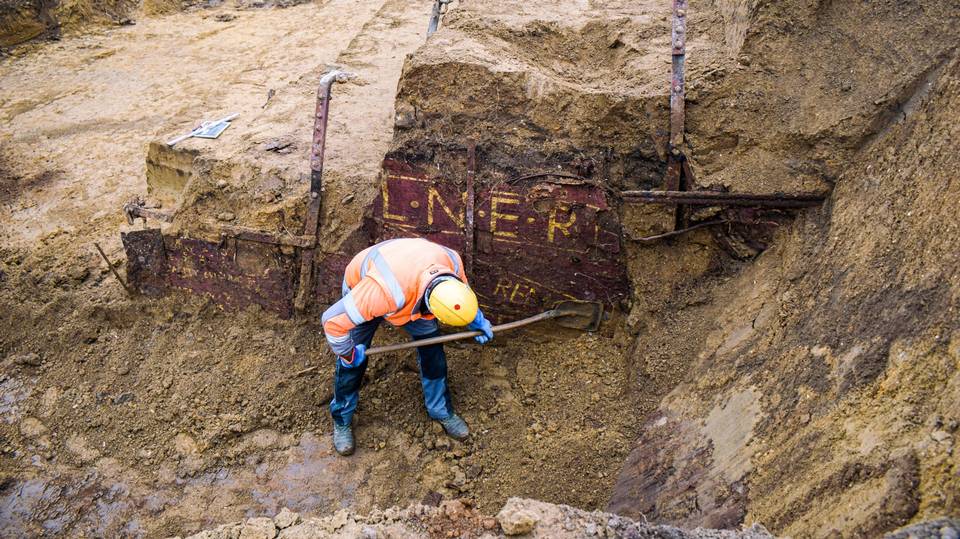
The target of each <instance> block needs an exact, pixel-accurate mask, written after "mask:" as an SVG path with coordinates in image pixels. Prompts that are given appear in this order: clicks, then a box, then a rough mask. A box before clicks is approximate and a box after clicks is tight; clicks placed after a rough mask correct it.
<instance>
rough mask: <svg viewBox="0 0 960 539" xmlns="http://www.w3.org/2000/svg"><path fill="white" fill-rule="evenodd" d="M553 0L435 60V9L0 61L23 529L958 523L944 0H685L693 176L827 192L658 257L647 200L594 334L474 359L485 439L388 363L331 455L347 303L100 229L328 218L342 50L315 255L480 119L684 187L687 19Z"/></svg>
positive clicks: (341, 10) (528, 6)
mask: <svg viewBox="0 0 960 539" xmlns="http://www.w3.org/2000/svg"><path fill="white" fill-rule="evenodd" d="M532 4H533V3H530V2H510V1H503V2H492V1H480V0H477V1H473V2H460V3H457V4H456V5H455V6H454V8H452V9H451V13H450V14H449V15H447V17H446V18H445V20H444V23H443V26H442V27H441V30H440V32H438V33H437V34H436V35H434V36H433V37H432V38H431V39H430V40H429V41H427V42H426V43H427V44H426V45H424V42H425V40H426V36H425V29H426V23H427V18H428V15H429V10H430V3H429V2H407V1H403V0H378V1H376V2H353V1H347V0H329V1H322V2H316V3H309V4H301V5H295V6H290V7H281V6H282V5H285V4H282V5H278V6H277V7H269V6H268V7H267V8H266V9H259V8H257V9H254V8H255V7H257V6H253V5H248V4H246V3H238V4H236V5H231V6H219V7H213V8H193V9H190V10H187V11H184V12H177V13H173V14H169V15H165V16H153V15H148V14H147V13H143V14H142V16H141V15H140V14H139V12H138V16H137V24H135V25H132V26H122V27H115V26H109V27H94V28H88V29H87V30H86V31H85V32H83V33H77V34H74V35H68V36H66V37H64V38H63V39H62V40H60V41H57V42H35V43H32V44H30V45H28V46H25V47H19V48H15V49H13V50H12V51H11V52H10V54H9V55H8V56H5V57H3V58H0V119H2V125H0V205H2V208H3V209H2V211H0V241H2V244H0V327H2V330H0V361H2V364H0V366H2V370H0V525H2V526H3V529H4V530H5V532H7V534H8V535H11V536H36V535H42V534H46V535H63V536H84V535H85V536H149V537H157V536H167V535H187V534H190V533H195V532H198V531H200V530H202V529H207V528H215V527H216V526H217V525H219V524H222V523H225V522H234V521H241V520H243V519H247V518H250V517H273V516H274V515H277V513H278V512H279V511H280V510H281V509H282V508H283V507H287V508H289V509H291V510H293V511H296V512H299V513H301V514H303V515H304V518H305V519H306V518H307V517H308V516H316V517H322V518H321V520H318V521H316V522H313V524H311V525H316V526H327V525H328V524H329V522H330V519H341V517H337V516H336V515H345V514H347V513H349V514H350V515H351V516H350V518H351V519H352V520H351V521H350V522H351V524H350V525H351V526H353V525H356V526H358V527H362V526H361V525H362V524H363V523H364V522H366V521H363V520H362V519H360V520H357V519H355V518H354V515H356V514H363V513H368V512H371V511H379V510H380V509H385V508H388V507H391V506H401V507H405V506H408V505H411V504H416V503H420V502H423V503H425V504H429V505H436V504H437V502H438V501H439V500H440V499H445V500H449V499H451V498H464V499H466V500H467V503H466V507H473V506H476V508H477V513H476V514H477V515H480V514H487V515H493V514H496V512H497V511H498V510H499V509H500V507H501V506H502V505H503V504H504V502H505V501H506V500H507V499H508V498H509V497H512V496H521V497H527V498H534V499H538V500H542V501H545V502H552V503H563V504H569V505H572V506H575V507H578V508H582V509H586V510H595V509H609V510H611V511H612V512H614V513H619V514H623V515H626V516H629V517H631V518H634V519H635V520H637V521H638V522H640V521H644V520H645V519H647V518H648V517H649V519H650V521H651V522H655V523H662V524H672V525H678V526H683V527H696V526H706V527H712V528H738V527H741V526H744V525H750V524H752V523H755V522H757V523H760V524H762V525H764V526H766V527H767V528H768V529H770V530H771V531H772V532H773V533H775V534H788V535H792V536H797V537H821V536H827V535H831V534H833V535H839V536H859V537H873V536H877V535H879V534H881V533H883V532H887V531H890V530H893V529H895V528H896V527H898V526H901V525H904V524H908V523H911V522H917V521H920V520H925V519H929V518H934V517H938V516H942V515H956V514H957V512H958V503H960V502H958V500H960V493H958V490H957V489H958V483H957V481H956V476H957V456H956V454H955V453H954V445H953V444H954V438H955V436H956V431H957V428H958V427H957V424H958V423H957V422H958V421H960V417H957V414H956V410H957V406H958V403H960V398H958V397H957V395H958V385H957V384H958V378H957V375H956V372H957V365H958V363H957V362H958V359H957V358H958V352H957V350H958V345H957V342H958V339H960V337H958V333H957V332H958V331H960V328H958V327H957V319H958V318H957V316H956V312H957V308H958V304H957V298H958V292H957V290H958V289H960V288H958V286H960V285H958V281H957V279H958V274H957V268H958V267H960V264H958V261H957V258H956V256H957V255H956V253H957V252H958V251H957V240H956V238H957V236H956V228H957V222H956V211H955V208H956V201H957V192H958V187H957V185H956V180H955V178H953V177H952V176H951V175H950V174H951V171H953V170H955V169H956V166H957V163H956V158H955V156H956V152H955V149H956V148H955V146H956V139H957V137H958V134H957V132H956V125H957V121H958V118H956V117H955V116H956V114H955V111H956V110H957V106H958V98H957V80H958V68H957V60H956V58H955V57H956V49H955V48H954V47H955V45H954V44H952V42H951V41H950V39H949V38H950V37H951V36H953V32H954V29H955V28H956V23H957V20H958V17H960V13H958V12H957V10H956V9H955V6H950V5H948V4H949V3H948V2H936V1H929V2H906V3H901V2H875V3H861V4H857V5H856V6H854V7H850V8H849V9H851V10H853V15H851V14H850V13H848V12H847V11H845V10H846V9H847V8H846V7H844V6H839V4H834V3H830V2H815V3H809V2H800V1H788V2H752V3H744V2H732V1H718V2H703V3H700V2H693V3H692V4H693V5H692V15H691V27H692V31H691V35H690V39H689V51H690V61H689V66H688V67H689V71H688V73H689V76H690V81H691V82H690V84H689V85H688V114H689V121H688V137H687V141H688V143H689V145H690V148H689V151H690V153H691V158H692V162H693V165H694V169H695V170H696V172H697V177H698V182H699V183H698V184H697V185H696V186H695V187H701V188H703V187H712V188H722V189H730V190H733V191H761V192H776V191H798V190H799V191H817V192H824V193H828V194H829V197H830V198H829V199H828V201H827V202H826V203H825V205H824V206H823V207H821V208H817V209H814V210H808V211H806V212H803V213H800V214H799V215H798V214H784V215H780V216H778V217H777V219H776V224H777V225H778V226H776V227H768V228H765V229H761V230H760V232H757V231H756V230H755V229H753V228H751V227H740V226H729V227H721V228H717V229H702V230H699V231H697V232H695V233H692V234H690V235H687V236H684V237H682V238H680V239H677V240H671V241H668V242H662V243H657V244H649V243H640V242H637V241H635V239H636V238H637V237H640V236H645V235H648V234H651V233H658V232H663V231H664V229H665V227H667V226H668V225H670V224H672V220H671V219H672V214H671V213H670V212H669V210H664V209H662V208H659V209H654V210H646V209H644V210H637V209H636V208H633V207H630V206H626V205H625V206H623V207H621V208H620V209H619V218H620V220H621V222H622V224H623V227H624V236H623V247H624V252H625V263H626V264H627V269H628V273H629V279H630V285H631V291H632V296H631V298H630V300H628V301H625V302H623V303H622V304H620V305H617V306H616V307H617V309H616V310H615V311H614V312H613V314H612V316H611V318H610V319H609V320H607V321H606V323H605V324H604V327H603V329H602V330H601V331H599V332H597V333H593V334H579V333H573V332H552V331H549V330H548V329H545V328H540V329H538V330H532V331H527V332H523V333H517V334H514V335H501V336H498V337H497V339H495V341H494V343H492V344H491V345H487V346H484V347H482V348H481V347H477V346H475V345H473V344H462V345H452V346H449V347H448V348H447V350H448V356H449V359H450V369H451V374H450V379H451V383H452V390H453V393H454V401H455V405H456V407H457V409H458V410H459V411H460V412H461V413H462V415H463V416H464V417H465V418H466V420H467V422H468V423H469V424H470V426H471V428H472V430H473V436H472V437H471V438H470V440H469V441H468V442H466V443H462V444H461V443H455V442H452V441H450V440H449V439H447V438H446V437H444V436H442V434H441V432H440V430H439V427H438V426H437V425H435V424H434V423H433V422H431V421H430V420H429V419H428V417H427V416H426V414H425V412H424V411H423V407H422V404H421V402H420V399H421V396H420V386H419V378H418V375H417V373H416V372H415V366H413V361H412V357H410V356H408V355H403V354H394V355H387V356H383V357H382V358H376V359H375V360H373V361H372V362H371V368H370V370H369V371H368V372H369V378H368V380H367V382H366V386H365V388H364V390H363V395H362V400H361V405H360V410H359V413H358V415H357V418H356V420H357V421H356V432H357V436H358V441H359V447H358V451H357V454H355V455H354V456H352V457H350V458H348V459H345V458H340V457H337V456H336V454H335V453H334V452H333V451H332V448H331V444H330V430H331V425H330V419H329V414H328V413H327V410H326V405H327V403H328V401H329V398H330V394H331V378H332V370H333V368H332V367H333V365H332V362H331V359H330V356H329V355H328V354H327V352H326V348H325V343H324V338H323V336H322V335H321V334H320V332H319V331H320V328H319V324H318V321H317V309H319V308H321V307H322V306H315V308H314V311H313V312H312V314H311V315H310V316H299V317H294V318H292V319H290V320H283V319H280V318H278V317H277V316H276V315H274V314H272V313H268V312H263V311H261V310H259V309H256V308H250V309H247V310H243V311H239V312H236V311H224V310H223V309H221V308H220V307H219V306H218V305H216V304H214V303H212V302H211V301H208V300H205V299H202V298H199V297H196V296H193V295H190V294H179V293H178V294H174V295H171V296H169V297H166V298H163V299H148V298H143V297H140V296H135V295H129V294H128V293H127V292H125V290H124V289H123V287H122V286H121V285H120V283H119V282H118V281H117V280H116V279H115V278H114V277H113V275H111V273H110V271H109V270H108V269H107V267H106V265H105V263H104V262H103V260H102V259H100V257H99V255H98V254H97V252H96V250H95V249H94V247H93V243H94V242H98V243H99V244H100V245H101V246H103V248H104V250H105V251H106V254H107V256H108V257H109V258H110V259H111V260H112V261H113V264H114V265H115V266H116V267H117V269H118V270H119V271H120V273H121V275H123V274H124V269H125V268H124V261H123V258H124V257H123V251H122V248H121V244H120V241H119V232H120V231H122V230H129V229H130V228H131V227H130V225H128V224H127V223H126V221H125V219H124V218H123V216H122V214H121V212H120V208H121V206H122V205H123V204H124V202H126V201H128V200H129V199H131V198H132V197H134V196H138V195H139V196H146V197H147V198H148V199H149V200H151V201H152V202H155V203H156V202H159V203H162V205H163V209H165V210H175V211H176V212H177V220H176V221H175V223H174V224H173V225H171V228H170V229H169V230H170V231H171V233H172V232H174V231H180V232H184V233H198V234H199V233H202V232H203V226H202V225H203V223H202V221H203V219H206V218H210V216H215V215H218V214H223V213H224V212H230V214H231V219H224V220H231V221H233V220H235V221H236V222H238V223H240V224H251V225H264V224H268V223H269V224H273V223H276V222H277V221H276V219H278V218H279V217H278V216H292V218H293V219H299V218H301V217H302V214H303V207H304V201H305V200H306V189H307V183H306V181H305V178H306V175H307V174H308V171H309V167H308V151H309V137H310V130H311V124H312V115H313V110H312V104H313V98H314V95H315V91H316V88H315V84H316V81H317V79H318V78H319V76H320V74H321V73H322V72H324V71H326V70H327V69H329V68H330V67H331V66H339V67H341V68H344V69H348V70H350V71H353V72H356V73H358V75H359V77H358V78H357V79H356V80H355V81H354V82H352V83H349V84H341V85H337V87H336V88H335V91H334V95H335V99H334V102H333V104H332V106H331V108H332V110H333V115H332V117H331V123H330V133H329V135H328V149H327V162H326V170H325V180H326V182H327V183H326V191H325V194H324V197H325V198H324V200H325V205H324V214H323V216H322V222H321V231H322V240H323V241H322V243H323V246H322V247H323V248H324V249H328V248H329V249H334V248H336V247H337V246H338V245H339V244H340V243H341V242H342V241H343V240H344V238H346V237H348V236H349V235H350V234H351V233H352V232H353V231H354V230H356V229H357V227H358V226H359V225H360V223H361V221H362V218H363V216H364V212H365V211H368V210H367V209H366V208H367V207H368V206H369V204H370V203H371V202H372V201H373V199H374V197H375V196H376V195H377V192H378V185H379V184H378V181H379V176H378V175H379V165H380V162H381V160H382V159H383V157H384V156H385V155H388V154H390V155H400V156H407V157H410V158H411V159H413V158H416V159H427V160H428V159H429V156H431V155H434V152H435V150H437V149H438V148H443V147H445V145H446V144H448V143H450V141H454V140H455V141H460V140H462V139H463V138H464V137H472V138H473V139H474V140H477V141H478V143H479V144H480V147H481V148H482V149H483V150H484V153H482V154H481V155H483V156H484V157H485V158H486V159H487V161H486V163H485V166H488V167H491V169H496V170H498V171H512V172H516V171H523V170H527V169H526V168H524V167H527V166H529V165H530V163H545V164H546V165H544V166H547V165H549V166H556V167H559V168H563V167H570V166H571V163H572V162H576V163H579V164H580V165H581V166H582V165H583V163H591V164H592V165H591V167H592V168H591V170H592V174H593V175H594V179H595V180H597V181H598V182H600V183H601V184H603V185H604V186H606V187H609V188H611V189H614V190H615V189H625V188H626V189H634V188H650V187H657V186H659V185H660V183H659V182H660V181H661V178H662V174H663V171H664V168H665V165H664V161H663V157H664V154H663V151H664V147H663V141H664V134H665V133H664V129H665V127H666V125H667V115H666V114H667V108H666V104H667V99H666V95H667V92H668V88H667V87H666V86H665V84H664V82H665V81H666V80H667V79H668V76H669V68H670V65H669V56H668V54H667V51H668V43H669V3H664V2H653V1H648V2H647V1H645V2H620V1H617V0H610V1H596V2H588V3H587V4H589V9H585V8H584V7H583V5H581V4H583V3H582V2H572V1H560V0H557V1H552V2H548V3H538V4H537V5H532ZM747 4H749V5H747ZM257 5H258V6H259V4H257ZM147 11H150V9H148V10H147ZM231 112H240V113H241V116H240V117H239V119H238V121H237V122H235V124H234V125H233V126H231V127H230V128H229V129H228V130H227V131H226V132H225V133H224V135H223V136H222V137H221V138H220V139H218V140H217V141H197V140H192V141H188V142H186V143H184V144H183V145H182V146H180V148H181V149H182V150H181V151H183V152H185V153H190V155H196V156H199V157H198V159H197V160H196V161H193V162H192V163H193V164H194V165H196V168H194V169H193V170H192V171H191V174H193V176H192V177H193V178H194V180H192V183H189V184H188V185H187V187H186V188H185V189H183V191H182V192H181V191H178V190H177V189H175V188H174V189H173V190H172V191H169V192H166V193H165V192H164V189H165V188H169V187H170V184H169V183H164V181H165V180H164V178H168V176H164V175H163V174H159V173H157V167H155V165H156V163H157V162H158V159H160V158H156V151H157V148H162V146H159V145H158V144H157V143H158V142H161V141H163V140H165V139H167V138H170V137H171V136H173V135H176V134H179V133H183V132H186V131H188V130H190V129H191V128H193V127H194V126H195V125H196V124H197V122H198V121H199V120H201V119H213V118H217V117H220V116H224V115H226V114H228V113H231ZM151 143H153V145H152V146H151ZM275 143H283V144H286V145H285V146H283V148H284V149H287V151H284V152H274V151H272V150H268V149H267V147H268V146H271V144H274V146H273V149H277V146H276V145H275ZM191 152H193V153H191ZM148 155H149V156H150V157H149V158H148ZM155 158H156V159H155ZM716 212H717V210H706V211H704V212H702V213H700V214H697V215H695V216H694V217H695V219H700V220H707V219H710V218H713V217H714V216H715V215H716ZM280 224H283V223H282V222H280ZM134 226H135V227H139V226H140V225H134ZM760 240H762V241H760ZM401 338H402V337H401V335H400V334H399V332H398V331H395V330H389V329H386V328H385V329H383V330H381V333H380V334H378V339H379V340H380V342H384V343H386V342H394V341H399V340H400V339H401ZM531 503H533V502H531ZM458 507H459V506H458ZM341 509H347V510H349V511H345V512H341V513H338V511H339V510H341ZM550 510H551V511H554V510H555V508H554V509H550ZM430 511H433V510H428V512H430ZM443 511H444V510H440V513H443ZM470 511H472V510H469V511H467V512H468V513H470ZM564 511H567V510H566V509H564ZM378 514H379V513H378ZM470 514H471V515H473V514H474V513H470ZM331 515H333V516H331ZM440 516H442V515H440ZM581 516H582V515H581ZM323 518H325V519H326V520H323ZM343 518H346V517H343ZM358 518H359V517H358ZM377 518H380V517H377ZM438 518H439V517H438ZM578 518H579V517H578ZM341 520H342V519H341ZM271 522H272V521H271ZM378 522H379V520H378ZM438 522H439V521H438ZM272 525H274V524H273V523H271V526H272ZM438 525H439V524H438ZM631 525H632V524H631ZM238 526H239V525H238ZM470 526H473V527H472V528H470V529H471V530H473V531H471V533H473V532H474V531H475V532H476V533H478V534H479V533H483V532H482V531H481V528H483V522H482V521H481V520H476V519H475V520H474V521H471V523H470ZM231 529H232V528H231ZM350 529H354V528H350ZM418 529H419V528H418ZM421 531H422V529H421ZM435 531H437V534H439V533H443V534H446V532H447V531H450V530H448V529H447V528H442V527H441V528H438V530H435ZM431 533H432V531H431ZM611 533H612V532H611Z"/></svg>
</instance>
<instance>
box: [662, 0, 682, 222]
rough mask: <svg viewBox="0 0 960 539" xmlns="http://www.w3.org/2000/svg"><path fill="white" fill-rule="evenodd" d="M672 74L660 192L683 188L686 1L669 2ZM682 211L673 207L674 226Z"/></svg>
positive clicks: (680, 220) (680, 207)
mask: <svg viewBox="0 0 960 539" xmlns="http://www.w3.org/2000/svg"><path fill="white" fill-rule="evenodd" d="M670 44H671V56H672V57H673V62H672V73H671V76H670V144H669V147H668V150H669V153H668V155H667V176H666V178H665V180H664V189H665V190H667V191H679V190H681V189H682V188H683V187H684V186H683V185H682V183H681V177H682V175H683V169H684V166H683V165H684V161H685V159H686V156H685V155H684V151H683V134H684V119H685V113H686V112H685V110H684V106H685V103H684V61H685V59H686V51H687V0H673V28H672V31H671V37H670ZM683 213H684V212H683V207H682V206H679V205H678V206H677V215H676V221H677V223H682V222H683V221H684V218H683Z"/></svg>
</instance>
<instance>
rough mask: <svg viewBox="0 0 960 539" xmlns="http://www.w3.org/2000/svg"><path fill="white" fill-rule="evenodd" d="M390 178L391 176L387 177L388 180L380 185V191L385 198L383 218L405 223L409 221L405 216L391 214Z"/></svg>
mask: <svg viewBox="0 0 960 539" xmlns="http://www.w3.org/2000/svg"><path fill="white" fill-rule="evenodd" d="M390 178H391V176H387V178H386V179H385V180H383V183H381V184H380V191H381V193H382V196H383V218H384V219H385V220H391V221H401V222H403V221H406V220H407V218H406V217H405V216H403V215H397V214H395V213H390V193H389V190H390V189H389V187H388V185H389V182H390Z"/></svg>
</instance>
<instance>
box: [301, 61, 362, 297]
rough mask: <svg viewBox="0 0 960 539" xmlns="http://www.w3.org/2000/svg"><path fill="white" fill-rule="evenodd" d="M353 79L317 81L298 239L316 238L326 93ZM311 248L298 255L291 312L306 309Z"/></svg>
mask: <svg viewBox="0 0 960 539" xmlns="http://www.w3.org/2000/svg"><path fill="white" fill-rule="evenodd" d="M354 76H355V75H353V74H352V73H347V72H344V71H339V70H333V71H330V72H329V73H327V74H325V75H324V76H323V77H321V78H320V87H319V88H318V89H317V109H316V114H315V115H314V126H313V145H312V146H311V150H310V202H309V204H308V206H307V217H306V220H305V221H304V224H303V234H302V236H312V237H314V238H316V236H317V232H318V230H319V224H320V204H321V195H322V191H323V152H324V148H325V146H326V141H327V117H328V115H329V112H330V89H331V87H332V86H333V83H335V82H346V81H348V80H350V79H351V78H353V77H354ZM315 245H316V242H315V241H314V245H313V246H311V247H309V248H306V249H304V250H303V252H302V253H301V254H300V282H299V285H298V287H297V296H296V299H295V300H294V303H293V305H294V308H295V309H296V310H297V311H302V310H303V309H304V308H305V307H306V305H307V298H308V297H309V295H310V287H311V284H312V283H313V255H314V252H315V251H316V247H315Z"/></svg>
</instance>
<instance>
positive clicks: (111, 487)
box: [0, 433, 369, 537]
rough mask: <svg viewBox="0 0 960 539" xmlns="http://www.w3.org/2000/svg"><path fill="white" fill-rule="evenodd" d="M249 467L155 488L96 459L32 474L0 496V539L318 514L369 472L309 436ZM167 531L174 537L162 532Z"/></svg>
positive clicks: (118, 533)
mask: <svg viewBox="0 0 960 539" xmlns="http://www.w3.org/2000/svg"><path fill="white" fill-rule="evenodd" d="M109 460H112V459H109ZM257 460H258V461H259V463H257V464H254V462H253V461H251V462H250V463H249V464H246V465H240V466H236V467H232V468H216V469H212V470H208V471H206V472H203V473H200V474H197V475H194V476H190V475H186V474H177V475H176V476H175V477H173V478H171V479H169V480H167V481H161V482H158V481H156V480H155V478H156V473H155V471H149V470H142V471H141V470H132V469H126V468H121V467H119V466H118V465H117V464H116V461H112V463H111V464H103V465H102V466H101V465H100V464H102V463H103V460H101V462H100V463H98V464H97V465H95V466H91V467H90V468H86V469H84V470H77V469H72V468H65V467H58V466H56V465H50V466H47V467H45V468H43V469H34V471H33V472H32V473H36V474H39V475H37V476H35V477H31V478H23V479H21V480H19V481H17V482H16V483H14V484H13V485H11V486H9V487H8V488H6V489H5V490H4V491H3V492H0V530H3V532H2V533H0V535H2V536H8V535H9V536H13V537H24V536H38V535H66V536H76V535H90V536H94V537H145V536H151V535H156V534H157V533H158V532H159V530H158V527H159V526H161V525H165V526H170V525H171V524H172V525H173V526H174V527H179V528H180V529H179V530H176V532H177V533H181V534H182V533H185V532H187V531H191V530H198V529H201V528H203V527H209V526H212V525H217V524H222V523H224V522H230V521H235V520H239V519H241V518H243V517H249V516H273V515H275V514H276V513H278V512H279V511H280V509H282V508H283V507H288V508H290V509H291V510H294V511H297V512H300V513H305V514H323V513H328V512H332V511H334V510H336V509H339V508H341V507H346V506H349V505H351V504H353V503H354V502H355V498H356V490H357V486H358V485H359V483H360V480H361V478H362V477H364V474H365V471H364V468H365V467H369V466H363V465H358V464H359V463H357V462H345V459H340V458H339V457H337V456H336V454H335V453H334V452H333V449H332V447H330V441H329V439H328V437H323V438H322V439H321V438H319V437H317V436H316V435H314V434H312V433H306V434H304V435H303V436H302V437H301V438H300V441H299V443H298V444H297V445H294V446H292V447H289V448H286V449H274V450H270V451H266V450H265V451H264V452H262V453H260V457H258V459H257ZM24 464H26V461H24ZM368 464H369V463H368ZM138 477H140V478H142V480H138V479H137V478H138ZM120 478H123V480H120ZM169 531H174V530H170V529H169V528H164V529H163V532H165V533H166V532H169Z"/></svg>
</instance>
